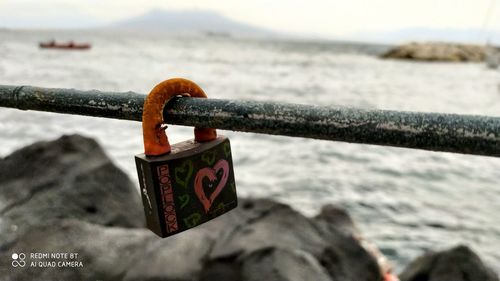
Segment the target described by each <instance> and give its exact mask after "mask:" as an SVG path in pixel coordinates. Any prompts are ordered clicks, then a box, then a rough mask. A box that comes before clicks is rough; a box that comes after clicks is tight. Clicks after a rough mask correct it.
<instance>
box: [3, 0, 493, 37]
mask: <svg viewBox="0 0 500 281" xmlns="http://www.w3.org/2000/svg"><path fill="white" fill-rule="evenodd" d="M497 2H500V0H406V1H405V0H365V1H361V0H272V1H269V0H246V1H240V0H217V1H207V0H182V1H168V0H165V1H158V0H141V1H138V0H120V1H111V0H67V1H61V0H36V1H34V0H0V27H9V28H33V27H38V28H53V27H61V26H64V27H69V28H71V27H94V26H100V25H105V24H107V23H111V22H114V21H117V20H122V19H126V18H130V17H133V16H138V15H140V14H143V13H145V12H147V11H149V10H151V9H154V8H161V9H167V10H187V9H201V10H211V11H215V12H218V13H220V14H221V15H224V16H226V17H228V18H231V19H233V20H237V21H241V22H244V23H249V24H252V25H255V26H258V27H264V28H268V29H271V30H274V31H279V32H287V33H296V34H310V35H318V36H322V37H327V38H339V37H352V36H356V35H357V34H370V33H384V32H393V31H397V30H405V29H409V28H416V27H418V28H427V29H442V30H443V29H464V30H465V29H478V30H481V29H482V28H483V26H486V30H494V31H499V32H500V3H497ZM490 6H492V9H489V7H490ZM488 10H491V13H490V15H489V17H487V11H488ZM487 18H489V20H486V19H487ZM485 22H486V24H485Z"/></svg>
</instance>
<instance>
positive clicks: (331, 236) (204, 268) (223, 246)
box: [0, 135, 499, 281]
mask: <svg viewBox="0 0 500 281" xmlns="http://www.w3.org/2000/svg"><path fill="white" fill-rule="evenodd" d="M144 225H145V222H144V214H143V211H142V206H141V202H140V196H139V193H138V191H137V189H136V187H135V184H133V183H132V182H131V181H130V180H129V179H128V177H127V175H125V174H124V172H122V171H121V170H120V169H118V168H117V167H116V166H115V165H114V164H113V163H112V162H111V161H110V159H109V158H108V157H107V156H106V155H105V153H104V152H103V150H102V148H101V147H100V146H99V145H98V144H97V143H96V142H95V141H94V140H92V139H88V138H85V137H81V136H77V135H74V136H64V137H61V138H60V139H58V140H55V141H52V142H39V143H35V144H33V145H31V146H28V147H25V148H23V149H21V150H18V151H16V152H14V153H12V154H11V155H9V156H7V157H5V158H3V159H0V280H5V281H7V280H166V281H174V280H175V281H183V280H186V281H187V280H222V281H223V280H231V281H237V280H269V281H274V280H276V281H278V280H283V281H285V280H297V281H298V280H317V281H320V280H325V281H327V280H332V281H333V280H345V281H351V280H352V281H355V280H356V281H364V280H366V281H371V280H373V281H375V280H377V281H378V280H383V276H382V272H383V271H384V270H387V263H386V261H384V259H383V256H381V255H380V254H379V253H377V250H376V249H375V247H373V246H371V245H370V244H369V243H368V242H367V241H366V240H364V239H363V238H362V236H361V234H360V233H359V231H358V230H357V229H356V227H355V225H354V224H353V222H352V221H351V219H350V218H349V215H348V214H347V213H346V212H345V211H344V210H342V209H339V208H337V207H335V206H331V205H327V206H324V207H323V208H322V210H321V212H320V213H319V214H318V215H317V216H316V217H313V218H308V217H305V216H304V215H302V214H300V213H298V212H297V211H295V210H293V209H292V208H290V207H289V206H287V205H284V204H281V203H277V202H274V201H271V200H268V199H241V200H240V204H239V207H238V208H237V209H236V210H233V211H231V212H230V213H228V214H227V215H224V216H222V217H219V218H217V219H215V220H213V221H212V222H209V223H206V224H204V225H202V226H199V227H196V228H194V229H192V230H189V231H186V232H184V233H181V234H179V235H175V236H173V237H170V238H167V239H160V238H158V237H157V236H156V235H154V234H153V233H152V232H150V231H149V230H147V229H145V228H144ZM13 253H16V254H17V255H18V256H15V258H16V259H14V257H13ZM21 253H24V254H26V255H27V256H26V257H25V259H21V257H24V256H21ZM31 253H40V254H43V253H77V254H78V256H76V257H75V256H73V258H68V257H66V259H62V258H59V259H58V258H51V257H49V258H47V259H44V258H42V256H31ZM42 260H43V261H45V262H46V263H45V264H43V263H40V262H41V261H42ZM61 260H62V261H67V263H58V262H59V261H61ZM50 261H55V262H57V263H55V267H52V266H51V264H50V263H47V262H50ZM69 261H72V263H71V262H69ZM15 262H18V263H15ZM19 262H26V264H25V266H24V267H23V266H22V265H21V264H19ZM32 262H34V264H36V265H38V266H40V265H41V266H43V267H44V268H40V267H34V266H31V265H32ZM384 267H385V268H384ZM400 278H401V280H405V281H426V280H429V281H438V280H447V281H448V280H449V281H454V280H456V281H461V280H464V281H465V280H467V281H476V280H477V281H490V280H491V281H493V280H499V279H498V276H497V275H496V274H495V273H494V272H493V271H492V270H490V269H488V268H487V267H486V266H485V265H484V264H483V263H482V262H481V260H480V258H479V257H478V256H477V255H476V254H475V253H473V252H472V251H471V250H470V249H469V248H467V247H465V246H459V247H456V248H454V249H450V250H447V251H443V252H435V253H429V254H427V255H424V256H422V257H420V258H418V259H416V260H415V261H414V262H413V263H411V264H410V265H408V267H407V268H406V269H405V270H404V272H402V273H401V274H400Z"/></svg>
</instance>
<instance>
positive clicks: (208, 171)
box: [194, 159, 229, 213]
mask: <svg viewBox="0 0 500 281" xmlns="http://www.w3.org/2000/svg"><path fill="white" fill-rule="evenodd" d="M220 170H222V177H221V179H220V181H219V184H217V187H216V188H215V190H214V191H213V192H212V194H210V197H208V196H207V194H206V192H205V190H204V189H203V179H204V178H205V177H207V178H208V180H210V181H211V182H213V181H215V180H217V172H219V171H220ZM228 177H229V163H228V162H227V161H226V160H224V159H221V160H219V161H218V162H217V163H216V164H215V165H214V167H213V168H210V167H206V168H203V169H200V170H199V171H198V173H196V177H195V180H194V191H195V193H196V196H198V199H199V200H200V202H201V204H203V208H204V209H205V213H208V211H209V210H210V207H212V204H213V203H214V200H215V198H217V196H218V195H219V193H220V192H221V191H222V190H223V189H224V187H225V186H226V182H227V178H228Z"/></svg>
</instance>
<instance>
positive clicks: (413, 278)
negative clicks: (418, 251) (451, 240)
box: [399, 246, 499, 281]
mask: <svg viewBox="0 0 500 281" xmlns="http://www.w3.org/2000/svg"><path fill="white" fill-rule="evenodd" d="M399 277H400V278H401V281H442V280H447V281H498V280H499V279H498V276H497V275H496V274H495V273H494V272H493V271H492V270H491V269H489V268H487V267H486V266H485V265H484V264H483V262H482V261H481V259H480V258H479V257H478V256H477V255H476V254H475V253H474V252H473V251H472V250H471V249H469V248H468V247H466V246H457V247H455V248H452V249H450V250H447V251H443V252H437V253H436V252H431V253H428V254H426V255H424V256H421V257H419V258H417V259H416V260H415V261H413V262H412V263H411V264H410V265H408V266H407V267H406V269H405V270H404V271H403V272H402V273H401V275H400V276H399Z"/></svg>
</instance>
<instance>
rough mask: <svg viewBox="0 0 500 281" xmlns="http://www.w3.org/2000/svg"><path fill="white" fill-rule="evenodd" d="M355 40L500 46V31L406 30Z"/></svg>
mask: <svg viewBox="0 0 500 281" xmlns="http://www.w3.org/2000/svg"><path fill="white" fill-rule="evenodd" d="M353 37H354V38H357V39H362V40H365V41H372V42H383V43H403V42H409V41H446V42H462V43H476V44H485V43H486V41H487V40H489V42H490V43H491V44H495V45H500V31H485V30H482V29H478V28H476V29H475V28H471V29H453V28H449V29H432V28H419V27H415V28H405V29H400V30H396V31H391V32H381V33H377V32H375V33H373V32H371V33H368V32H360V33H356V34H355V35H353Z"/></svg>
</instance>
